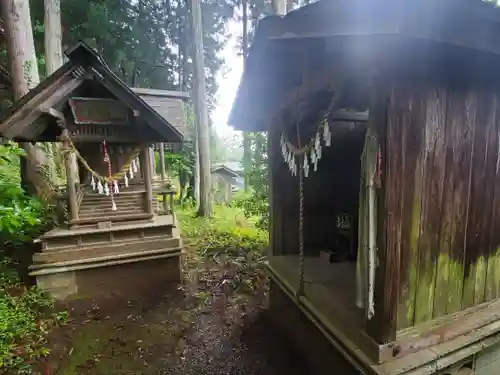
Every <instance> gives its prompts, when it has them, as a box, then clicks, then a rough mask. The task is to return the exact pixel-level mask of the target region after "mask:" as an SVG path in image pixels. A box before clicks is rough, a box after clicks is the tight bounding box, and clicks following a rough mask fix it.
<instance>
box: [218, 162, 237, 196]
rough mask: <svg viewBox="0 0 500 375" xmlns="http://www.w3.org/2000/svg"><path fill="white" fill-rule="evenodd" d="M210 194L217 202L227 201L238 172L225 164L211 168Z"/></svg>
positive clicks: (231, 193)
mask: <svg viewBox="0 0 500 375" xmlns="http://www.w3.org/2000/svg"><path fill="white" fill-rule="evenodd" d="M211 174H212V178H211V179H212V191H213V193H212V196H213V197H214V199H215V201H216V202H217V203H229V202H230V201H231V198H232V195H233V186H235V178H237V177H239V175H238V173H236V172H235V171H233V170H232V169H230V168H228V167H226V166H225V165H220V166H217V167H214V168H212V170H211Z"/></svg>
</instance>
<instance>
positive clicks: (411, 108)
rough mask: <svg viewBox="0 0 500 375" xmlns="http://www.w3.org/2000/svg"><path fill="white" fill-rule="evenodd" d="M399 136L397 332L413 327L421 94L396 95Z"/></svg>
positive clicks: (420, 177) (419, 199)
mask: <svg viewBox="0 0 500 375" xmlns="http://www.w3.org/2000/svg"><path fill="white" fill-rule="evenodd" d="M398 100H400V101H403V103H404V104H402V106H401V108H400V110H401V111H403V113H401V114H400V120H401V121H400V127H401V132H402V149H401V150H400V151H401V155H402V171H401V178H402V194H401V198H402V214H401V275H400V288H401V290H400V297H399V298H400V300H399V306H398V329H402V328H406V327H408V326H411V325H412V324H413V321H414V318H415V296H416V292H417V271H418V268H417V263H418V247H419V237H420V214H421V206H422V181H423V163H422V153H423V146H424V141H425V126H423V124H425V118H424V116H425V107H424V104H425V103H424V100H423V92H422V91H421V90H418V91H415V90H413V89H412V90H411V94H410V93H407V95H404V93H403V94H401V93H400V94H399V95H398Z"/></svg>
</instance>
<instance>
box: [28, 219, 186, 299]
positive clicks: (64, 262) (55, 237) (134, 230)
mask: <svg viewBox="0 0 500 375" xmlns="http://www.w3.org/2000/svg"><path fill="white" fill-rule="evenodd" d="M38 242H40V243H41V250H42V251H41V252H39V253H36V254H34V256H33V265H32V266H31V267H30V269H31V273H30V275H32V276H34V277H36V279H37V284H38V285H39V287H41V288H42V289H43V290H46V291H48V292H49V293H50V294H51V295H52V296H53V297H54V298H56V299H60V300H64V299H73V298H82V297H85V298H88V297H96V296H100V295H103V294H104V295H108V294H127V293H128V291H139V290H148V289H150V288H153V289H154V288H156V286H155V285H157V286H159V287H161V286H162V285H166V283H170V282H179V281H180V261H179V260H180V256H181V254H182V248H183V244H182V239H181V235H180V231H179V229H178V228H177V227H176V221H175V217H174V216H173V215H161V216H156V215H155V216H152V218H151V219H150V220H147V221H144V220H143V221H140V222H126V223H112V224H109V225H107V226H104V227H99V226H97V227H81V228H57V229H53V230H51V231H49V232H47V233H45V234H44V235H43V236H41V237H40V238H39V240H38Z"/></svg>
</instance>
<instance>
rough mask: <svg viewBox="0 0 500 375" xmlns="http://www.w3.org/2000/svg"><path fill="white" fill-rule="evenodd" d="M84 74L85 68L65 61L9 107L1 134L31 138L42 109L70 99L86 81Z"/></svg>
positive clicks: (1, 124)
mask: <svg viewBox="0 0 500 375" xmlns="http://www.w3.org/2000/svg"><path fill="white" fill-rule="evenodd" d="M84 75H85V71H84V70H82V67H80V66H75V65H74V64H70V63H66V64H64V65H63V66H62V67H61V68H59V69H58V70H57V71H56V72H55V73H54V74H53V75H52V76H51V77H49V78H48V79H46V80H43V81H42V82H41V83H40V84H39V85H38V86H36V87H35V88H34V89H32V90H30V91H29V92H28V93H27V94H26V95H24V96H23V97H22V98H21V99H20V100H18V101H17V102H16V103H15V104H14V105H13V106H12V107H11V108H10V109H9V113H8V114H7V116H6V117H5V119H4V121H2V123H0V135H1V136H2V137H5V138H8V139H23V140H24V139H31V138H32V136H33V132H32V131H35V130H36V129H35V128H37V125H36V124H35V121H36V120H37V119H38V118H39V117H40V116H41V115H42V114H43V108H51V107H53V106H55V105H56V104H57V103H59V102H61V101H62V100H65V99H67V98H68V97H69V95H71V93H72V92H73V91H74V90H75V89H76V88H78V86H80V85H81V84H82V83H83V81H84ZM58 85H60V86H59V87H57V86H58ZM38 130H40V129H38Z"/></svg>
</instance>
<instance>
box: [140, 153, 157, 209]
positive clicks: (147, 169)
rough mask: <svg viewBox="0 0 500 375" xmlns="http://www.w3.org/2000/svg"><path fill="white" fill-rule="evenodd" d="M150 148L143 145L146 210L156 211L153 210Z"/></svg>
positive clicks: (142, 165)
mask: <svg viewBox="0 0 500 375" xmlns="http://www.w3.org/2000/svg"><path fill="white" fill-rule="evenodd" d="M150 155H151V153H150V149H149V147H148V146H147V145H142V146H141V156H142V163H141V167H142V176H143V178H144V186H145V187H146V210H147V212H148V213H150V214H152V213H154V210H153V175H152V173H151V158H150Z"/></svg>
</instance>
